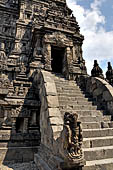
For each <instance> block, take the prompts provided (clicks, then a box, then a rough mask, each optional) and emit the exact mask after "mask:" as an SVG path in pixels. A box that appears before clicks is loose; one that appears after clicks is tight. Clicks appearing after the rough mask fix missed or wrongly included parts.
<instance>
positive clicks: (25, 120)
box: [23, 118, 28, 133]
mask: <svg viewBox="0 0 113 170" xmlns="http://www.w3.org/2000/svg"><path fill="white" fill-rule="evenodd" d="M27 132H28V118H24V126H23V133H27Z"/></svg>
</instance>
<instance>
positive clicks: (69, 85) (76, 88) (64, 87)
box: [55, 83, 81, 91]
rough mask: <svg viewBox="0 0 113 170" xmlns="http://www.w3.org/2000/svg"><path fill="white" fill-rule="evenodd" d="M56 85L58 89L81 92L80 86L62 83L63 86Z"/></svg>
mask: <svg viewBox="0 0 113 170" xmlns="http://www.w3.org/2000/svg"><path fill="white" fill-rule="evenodd" d="M55 85H56V88H57V89H64V90H65V89H66V90H80V91H81V89H80V88H79V87H78V86H76V85H72V84H64V83H62V84H61V85H59V84H56V83H55Z"/></svg>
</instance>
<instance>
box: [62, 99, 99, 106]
mask: <svg viewBox="0 0 113 170" xmlns="http://www.w3.org/2000/svg"><path fill="white" fill-rule="evenodd" d="M59 104H60V105H61V106H62V105H67V104H68V105H78V106H79V105H85V106H86V105H88V106H93V104H92V102H88V101H77V100H75V101H72V100H59ZM96 107H97V106H96Z"/></svg>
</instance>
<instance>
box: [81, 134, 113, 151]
mask: <svg viewBox="0 0 113 170" xmlns="http://www.w3.org/2000/svg"><path fill="white" fill-rule="evenodd" d="M111 145H113V136H105V137H95V138H84V139H83V148H94V147H101V146H111Z"/></svg>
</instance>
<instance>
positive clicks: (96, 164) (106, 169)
mask: <svg viewBox="0 0 113 170" xmlns="http://www.w3.org/2000/svg"><path fill="white" fill-rule="evenodd" d="M112 169H113V158H109V159H100V160H93V161H87V162H86V165H85V166H84V167H83V168H82V170H112Z"/></svg>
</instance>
